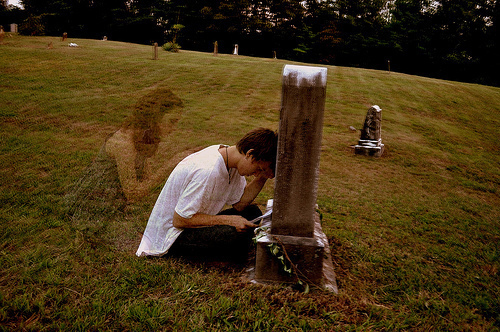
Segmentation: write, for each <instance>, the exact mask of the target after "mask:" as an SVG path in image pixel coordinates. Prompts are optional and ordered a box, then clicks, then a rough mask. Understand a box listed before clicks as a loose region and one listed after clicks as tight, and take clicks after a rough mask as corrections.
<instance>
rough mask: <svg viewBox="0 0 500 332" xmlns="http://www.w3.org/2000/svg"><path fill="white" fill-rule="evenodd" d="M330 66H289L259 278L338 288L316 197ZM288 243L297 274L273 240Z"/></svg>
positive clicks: (257, 271) (258, 262)
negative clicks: (277, 254)
mask: <svg viewBox="0 0 500 332" xmlns="http://www.w3.org/2000/svg"><path fill="white" fill-rule="evenodd" d="M326 79H327V70H326V68H320V67H305V66H290V65H287V66H285V68H284V70H283V87H282V106H281V111H280V126H279V134H278V158H277V166H276V181H275V191H274V202H273V205H274V206H273V214H272V220H271V222H270V231H269V232H268V233H267V234H266V235H265V236H264V237H262V238H260V239H259V240H258V241H257V253H256V265H255V279H256V281H259V282H268V281H271V282H292V283H295V282H297V277H299V278H300V279H301V280H303V281H304V282H306V283H308V284H313V285H316V286H320V287H325V288H326V289H328V290H331V291H334V292H337V285H336V282H335V273H334V272H333V264H332V261H331V256H330V251H329V245H328V239H327V237H326V236H325V234H324V233H323V231H322V230H321V225H320V221H319V216H318V213H317V212H316V198H317V189H318V175H319V159H320V150H321V138H322V131H323V113H324V106H325V96H326ZM272 244H278V245H279V246H280V247H281V248H284V250H285V251H286V253H287V255H288V258H289V259H290V261H291V262H292V263H293V264H294V266H295V268H296V269H294V271H295V272H294V273H292V274H289V273H287V272H285V271H284V269H283V265H282V263H281V262H280V261H279V260H278V259H277V258H276V257H275V255H273V254H272V253H271V252H270V250H269V245H272Z"/></svg>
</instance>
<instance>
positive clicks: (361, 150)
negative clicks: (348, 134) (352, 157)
mask: <svg viewBox="0 0 500 332" xmlns="http://www.w3.org/2000/svg"><path fill="white" fill-rule="evenodd" d="M354 153H355V154H360V155H364V156H372V157H380V156H382V154H383V153H384V144H382V140H362V139H360V140H359V141H358V144H357V145H355V146H354Z"/></svg>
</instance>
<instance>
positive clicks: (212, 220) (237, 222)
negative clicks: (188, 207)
mask: <svg viewBox="0 0 500 332" xmlns="http://www.w3.org/2000/svg"><path fill="white" fill-rule="evenodd" d="M173 225H174V227H177V228H199V227H208V226H216V225H228V226H234V227H235V228H236V230H237V231H238V232H244V231H245V230H247V229H250V228H255V227H257V225H254V224H252V223H251V222H249V221H248V220H246V219H245V218H243V217H242V216H238V215H215V216H213V215H209V214H204V213H196V214H195V215H193V216H192V217H191V218H189V219H188V218H183V217H181V216H180V215H178V214H177V212H175V213H174V219H173Z"/></svg>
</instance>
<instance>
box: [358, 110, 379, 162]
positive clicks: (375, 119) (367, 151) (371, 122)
mask: <svg viewBox="0 0 500 332" xmlns="http://www.w3.org/2000/svg"><path fill="white" fill-rule="evenodd" d="M381 122H382V109H381V108H380V107H378V106H377V105H374V106H372V107H370V108H369V109H368V112H367V113H366V118H365V123H364V125H363V129H361V136H360V138H359V141H358V144H357V145H355V146H354V153H356V154H361V155H365V156H374V157H380V156H381V155H382V154H383V153H384V144H382V135H381V132H382V127H381Z"/></svg>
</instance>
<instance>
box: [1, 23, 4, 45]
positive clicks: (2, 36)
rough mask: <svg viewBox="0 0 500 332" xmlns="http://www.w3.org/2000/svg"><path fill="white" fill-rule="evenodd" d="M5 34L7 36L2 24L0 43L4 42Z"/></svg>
mask: <svg viewBox="0 0 500 332" xmlns="http://www.w3.org/2000/svg"><path fill="white" fill-rule="evenodd" d="M4 36H5V31H3V27H1V26H0V45H1V44H3V38H4Z"/></svg>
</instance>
